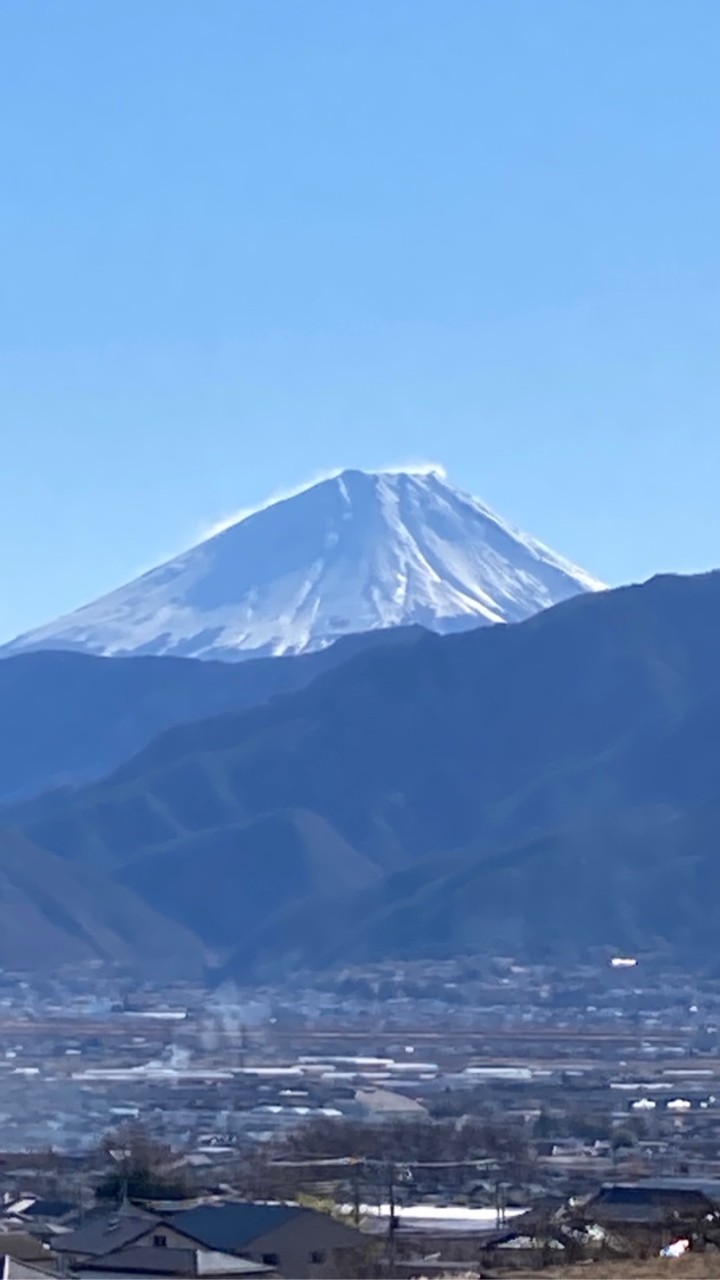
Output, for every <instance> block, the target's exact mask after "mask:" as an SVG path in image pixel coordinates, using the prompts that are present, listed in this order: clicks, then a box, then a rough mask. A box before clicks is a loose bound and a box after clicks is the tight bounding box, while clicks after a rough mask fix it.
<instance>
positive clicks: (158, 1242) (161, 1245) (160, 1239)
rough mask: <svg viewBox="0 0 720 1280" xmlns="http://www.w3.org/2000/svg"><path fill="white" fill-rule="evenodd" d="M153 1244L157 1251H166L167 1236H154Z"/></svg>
mask: <svg viewBox="0 0 720 1280" xmlns="http://www.w3.org/2000/svg"><path fill="white" fill-rule="evenodd" d="M153 1244H154V1246H155V1248H156V1249H166V1248H167V1236H153Z"/></svg>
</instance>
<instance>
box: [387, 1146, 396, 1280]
mask: <svg viewBox="0 0 720 1280" xmlns="http://www.w3.org/2000/svg"><path fill="white" fill-rule="evenodd" d="M387 1174H388V1209H389V1213H390V1216H389V1218H388V1241H387V1254H388V1271H389V1273H390V1275H391V1276H394V1275H395V1231H396V1228H397V1219H396V1217H395V1166H394V1165H393V1164H389V1165H388V1168H387Z"/></svg>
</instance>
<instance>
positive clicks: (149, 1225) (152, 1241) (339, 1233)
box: [54, 1201, 366, 1280]
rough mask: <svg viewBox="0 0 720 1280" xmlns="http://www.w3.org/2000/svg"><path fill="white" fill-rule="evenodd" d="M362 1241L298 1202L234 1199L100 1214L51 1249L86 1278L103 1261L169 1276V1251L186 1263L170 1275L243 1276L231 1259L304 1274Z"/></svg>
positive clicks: (301, 1278)
mask: <svg viewBox="0 0 720 1280" xmlns="http://www.w3.org/2000/svg"><path fill="white" fill-rule="evenodd" d="M365 1243H366V1240H365V1237H364V1236H363V1235H362V1233H361V1232H359V1231H357V1230H355V1229H354V1228H351V1227H348V1226H345V1224H344V1223H342V1222H338V1221H337V1220H336V1219H335V1218H331V1217H330V1216H329V1215H328V1214H324V1213H318V1212H317V1211H316V1210H314V1209H307V1208H305V1207H304V1206H303V1205H299V1204H282V1203H267V1202H254V1201H231V1202H227V1203H212V1204H200V1205H197V1206H196V1207H194V1208H189V1209H180V1210H177V1211H174V1212H170V1213H165V1214H163V1215H159V1214H157V1213H151V1212H149V1211H145V1210H140V1209H135V1208H131V1209H126V1210H125V1211H121V1212H116V1213H115V1214H105V1215H103V1216H101V1217H96V1218H93V1219H90V1220H89V1221H87V1222H86V1223H85V1224H84V1225H83V1226H81V1227H79V1228H78V1229H77V1230H76V1231H72V1232H68V1233H67V1234H64V1235H61V1236H58V1237H57V1238H56V1240H55V1241H54V1248H55V1252H56V1253H57V1254H58V1256H59V1257H60V1258H61V1259H62V1260H63V1261H64V1269H65V1270H66V1271H68V1270H71V1271H73V1272H77V1273H82V1274H83V1275H84V1276H86V1277H88V1276H89V1275H95V1274H96V1273H97V1274H98V1275H99V1274H100V1272H102V1273H103V1274H104V1275H105V1276H107V1274H108V1271H107V1268H106V1263H107V1264H108V1265H109V1267H110V1268H111V1269H112V1272H113V1274H120V1268H121V1267H124V1268H126V1269H124V1270H123V1271H122V1274H127V1275H130V1274H132V1275H138V1274H143V1275H145V1276H149V1275H161V1274H163V1275H168V1274H170V1272H168V1271H167V1270H159V1269H158V1267H163V1266H164V1265H165V1264H163V1262H162V1258H163V1257H164V1256H165V1252H164V1251H167V1257H169V1258H170V1257H171V1255H178V1257H172V1262H173V1265H176V1264H177V1265H178V1266H180V1265H182V1266H183V1267H185V1268H186V1269H185V1270H184V1271H180V1272H175V1271H173V1272H172V1274H173V1275H176V1274H177V1275H203V1274H205V1275H208V1274H216V1275H229V1274H241V1270H240V1269H238V1270H236V1271H234V1272H232V1273H231V1272H230V1271H229V1270H228V1267H229V1266H230V1263H228V1257H232V1258H234V1259H236V1260H237V1259H242V1260H245V1261H247V1262H252V1263H255V1264H259V1266H260V1268H267V1269H269V1270H270V1271H272V1272H274V1273H277V1274H278V1275H280V1276H290V1277H293V1280H305V1277H312V1276H315V1275H318V1274H320V1273H322V1272H323V1271H326V1268H327V1263H328V1262H329V1261H330V1260H332V1259H337V1258H338V1255H339V1254H341V1253H342V1251H343V1250H347V1251H355V1250H357V1249H358V1247H363V1246H364V1245H365ZM138 1251H141V1252H138ZM190 1253H195V1255H196V1256H195V1258H194V1260H193V1259H191V1258H190V1257H189V1254H190ZM156 1255H159V1256H156ZM179 1255H182V1257H180V1256H179ZM151 1262H152V1263H153V1266H152V1267H151V1266H150V1263H151ZM338 1265H339V1264H338ZM138 1266H139V1267H140V1270H138V1269H137V1267H138ZM216 1266H217V1268H218V1270H217V1271H215V1270H214V1267H216ZM190 1268H195V1269H194V1270H192V1269H190ZM223 1268H225V1270H223ZM242 1274H247V1271H246V1270H245V1271H242ZM264 1274H266V1273H264Z"/></svg>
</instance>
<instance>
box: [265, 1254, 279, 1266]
mask: <svg viewBox="0 0 720 1280" xmlns="http://www.w3.org/2000/svg"><path fill="white" fill-rule="evenodd" d="M262 1260H263V1262H264V1263H265V1266H266V1267H277V1266H279V1265H280V1255H279V1254H278V1253H264V1254H263V1256H262Z"/></svg>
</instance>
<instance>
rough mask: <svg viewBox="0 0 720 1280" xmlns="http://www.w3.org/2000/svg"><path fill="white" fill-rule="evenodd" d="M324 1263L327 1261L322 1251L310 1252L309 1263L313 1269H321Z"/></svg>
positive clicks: (314, 1250)
mask: <svg viewBox="0 0 720 1280" xmlns="http://www.w3.org/2000/svg"><path fill="white" fill-rule="evenodd" d="M325 1261H327V1254H326V1252H325V1250H324V1249H313V1250H312V1251H311V1253H310V1262H311V1263H312V1265H313V1266H314V1267H321V1266H322V1264H323V1262H325Z"/></svg>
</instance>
